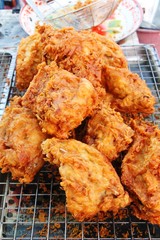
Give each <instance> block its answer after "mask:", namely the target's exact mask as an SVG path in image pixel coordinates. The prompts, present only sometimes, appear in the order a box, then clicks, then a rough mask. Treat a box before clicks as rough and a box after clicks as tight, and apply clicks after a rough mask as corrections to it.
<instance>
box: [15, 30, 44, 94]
mask: <svg viewBox="0 0 160 240" xmlns="http://www.w3.org/2000/svg"><path fill="white" fill-rule="evenodd" d="M42 46H43V44H42V42H41V35H40V33H38V32H37V31H36V32H35V33H34V34H33V35H31V36H28V37H26V38H23V39H22V40H21V42H20V44H19V46H18V51H17V58H16V87H17V88H18V89H19V90H20V91H23V90H25V89H27V88H28V86H29V84H30V82H31V81H32V79H33V77H34V75H35V74H36V73H37V66H38V64H39V63H41V62H42V49H43V47H42Z"/></svg>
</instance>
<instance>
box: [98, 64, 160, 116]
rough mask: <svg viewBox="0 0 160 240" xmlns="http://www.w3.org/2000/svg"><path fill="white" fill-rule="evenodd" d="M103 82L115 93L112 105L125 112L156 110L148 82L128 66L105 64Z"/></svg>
mask: <svg viewBox="0 0 160 240" xmlns="http://www.w3.org/2000/svg"><path fill="white" fill-rule="evenodd" d="M103 76H104V79H103V84H104V85H105V87H106V91H107V92H109V93H111V94H112V95H113V98H112V107H114V108H115V109H116V110H117V111H120V112H125V113H144V114H145V115H149V114H151V113H153V112H154V104H155V98H154V96H153V95H152V93H151V90H150V89H149V88H148V86H147V84H146V82H145V81H144V80H142V79H141V78H140V76H139V75H138V74H136V73H132V72H131V71H130V70H129V69H127V68H125V69H124V68H123V69H120V68H115V67H111V66H105V68H104V72H103Z"/></svg>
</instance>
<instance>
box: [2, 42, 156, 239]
mask: <svg viewBox="0 0 160 240" xmlns="http://www.w3.org/2000/svg"><path fill="white" fill-rule="evenodd" d="M123 51H124V53H125V55H126V57H127V59H128V63H129V67H130V69H131V71H132V72H137V73H138V74H139V75H140V76H141V77H142V78H143V79H145V80H146V82H147V84H148V86H149V87H150V89H151V90H152V93H153V95H154V96H155V97H156V99H157V103H156V111H155V113H154V114H153V115H152V116H151V117H150V118H149V120H150V121H153V122H154V123H155V124H158V125H159V126H160V62H159V60H158V57H157V53H156V50H155V49H154V47H152V46H141V45H138V46H132V47H130V46H124V47H123ZM0 56H1V55H0ZM6 56H7V60H4V62H5V64H6V65H7V64H8V65H9V64H10V63H11V61H12V59H11V58H12V56H11V55H9V54H8V53H7V54H2V57H1V59H2V60H1V65H2V63H3V59H6ZM7 69H9V67H8V66H7ZM2 70H3V69H2ZM8 71H9V70H8ZM6 76H7V72H6V73H4V74H3V75H2V78H1V79H0V81H1V86H2V89H0V91H1V92H3V87H4V85H5V78H6ZM14 80H15V77H13V81H12V83H11V85H10V92H9V93H10V94H9V96H10V97H12V96H13V95H15V94H17V95H19V93H18V92H17V90H16V88H15V85H14ZM3 99H4V97H3ZM7 99H8V98H7ZM0 107H1V108H3V107H4V104H3V103H2V102H0ZM59 183H60V176H59V173H58V169H57V168H56V167H55V166H50V165H45V166H44V168H43V169H42V170H41V171H40V172H39V174H37V176H36V177H35V179H34V181H33V182H32V183H30V184H25V185H22V184H20V183H18V182H16V181H13V180H12V179H11V176H10V174H0V216H1V217H0V218H1V222H0V239H1V240H4V239H5V240H18V239H19V240H20V239H21V240H22V239H24V240H32V239H33V240H43V239H45V240H49V239H50V240H51V239H52V240H53V239H59V240H97V239H98V240H133V239H134V240H136V239H137V240H138V239H143V240H160V227H158V226H157V225H152V224H150V223H149V222H146V221H143V220H139V219H137V218H136V217H134V216H133V215H132V214H131V211H130V208H124V209H121V210H120V211H119V212H118V214H117V215H116V216H114V217H113V215H112V214H111V213H107V214H106V215H105V216H103V218H102V216H100V215H99V216H96V217H95V218H94V219H92V221H90V222H82V223H80V222H77V221H76V220H75V219H73V217H72V216H71V215H70V214H69V213H68V212H67V209H66V205H65V202H66V199H65V193H64V191H63V190H62V189H61V188H60V184H59ZM104 219H105V220H104Z"/></svg>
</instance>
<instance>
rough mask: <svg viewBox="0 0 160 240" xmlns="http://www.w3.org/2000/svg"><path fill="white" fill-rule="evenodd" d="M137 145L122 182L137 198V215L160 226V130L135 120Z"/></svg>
mask: <svg viewBox="0 0 160 240" xmlns="http://www.w3.org/2000/svg"><path fill="white" fill-rule="evenodd" d="M132 127H133V128H134V130H135V136H134V141H133V145H132V146H131V148H130V149H129V151H128V153H127V154H126V156H125V157H124V159H123V162H122V182H123V184H124V185H126V186H127V189H128V191H129V192H130V193H131V196H132V197H133V202H134V204H133V210H134V215H136V216H137V217H138V218H140V219H144V220H148V221H150V222H151V223H153V224H160V129H158V127H156V126H154V125H153V124H151V123H148V122H144V121H138V120H136V121H135V120H134V121H133V122H132Z"/></svg>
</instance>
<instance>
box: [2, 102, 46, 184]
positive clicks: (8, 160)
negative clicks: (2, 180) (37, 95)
mask: <svg viewBox="0 0 160 240" xmlns="http://www.w3.org/2000/svg"><path fill="white" fill-rule="evenodd" d="M45 138H46V136H45V135H44V134H43V133H42V132H41V129H40V127H39V125H38V122H37V119H36V117H35V116H34V115H33V114H32V113H31V112H30V110H29V109H26V108H24V107H22V106H21V98H20V97H15V98H14V100H13V102H11V105H10V106H9V107H7V108H6V110H5V113H4V115H3V117H2V120H1V122H0V168H1V171H2V173H5V172H11V174H12V178H13V179H16V180H18V181H19V182H21V183H29V182H31V181H32V180H33V178H34V176H35V175H36V173H37V172H38V171H39V170H40V169H41V167H42V166H43V164H44V160H43V156H42V150H41V146H40V145H41V142H42V141H43V140H45Z"/></svg>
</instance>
